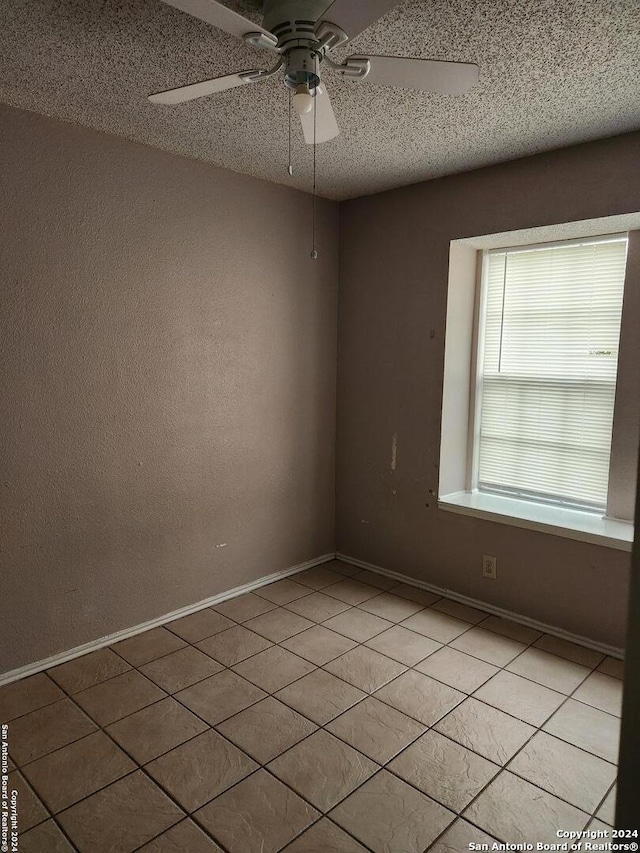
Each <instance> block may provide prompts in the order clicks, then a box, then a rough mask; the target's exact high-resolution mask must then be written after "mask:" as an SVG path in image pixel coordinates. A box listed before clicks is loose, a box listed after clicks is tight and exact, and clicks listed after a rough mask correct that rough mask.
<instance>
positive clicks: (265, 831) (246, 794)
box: [196, 770, 320, 853]
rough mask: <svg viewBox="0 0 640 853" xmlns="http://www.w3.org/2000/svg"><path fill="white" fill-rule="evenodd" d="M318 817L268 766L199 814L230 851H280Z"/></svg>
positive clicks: (236, 852)
mask: <svg viewBox="0 0 640 853" xmlns="http://www.w3.org/2000/svg"><path fill="white" fill-rule="evenodd" d="M318 817H319V814H318V812H317V811H316V810H315V809H314V808H312V807H311V806H310V805H309V804H308V803H305V802H304V800H302V799H301V798H300V797H298V796H297V795H296V794H294V792H293V791H291V790H290V789H289V788H287V786H286V785H283V784H282V782H279V781H278V780H277V779H274V778H273V776H271V775H270V774H269V773H266V772H265V771H264V770H259V771H258V772H257V773H254V774H253V776H250V777H249V778H248V779H245V780H244V781H243V782H240V784H239V785H236V786H235V787H234V788H232V789H231V790H230V791H227V793H226V794H223V795H222V796H220V797H218V798H217V799H215V800H214V801H213V802H212V803H209V805H207V806H205V807H204V808H203V809H201V810H200V811H199V812H198V813H197V814H196V819H197V820H198V821H200V823H201V824H202V825H203V826H204V827H205V828H206V829H208V830H209V832H211V834H212V835H213V836H214V837H215V838H217V839H218V840H219V841H220V843H221V844H224V846H225V847H226V848H227V850H229V851H230V853H277V851H279V850H282V847H283V846H284V845H285V844H287V842H289V841H291V839H292V838H295V836H296V835H299V833H300V832H302V830H303V829H305V828H306V827H307V826H309V825H310V824H312V823H313V821H314V820H316V819H317V818H318ZM317 853H320V851H317Z"/></svg>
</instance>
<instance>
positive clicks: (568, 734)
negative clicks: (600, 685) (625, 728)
mask: <svg viewBox="0 0 640 853" xmlns="http://www.w3.org/2000/svg"><path fill="white" fill-rule="evenodd" d="M543 728H544V731H545V732H549V734H552V735H555V736H556V737H559V738H560V739H561V740H566V741H567V742H568V743H572V744H573V745H574V746H579V747H580V749H586V750H587V752H592V753H593V754H594V755H597V756H598V757H599V758H604V760H605V761H610V762H611V763H612V764H615V763H617V761H618V748H619V745H620V720H619V719H618V718H617V717H614V716H612V715H611V714H606V713H605V712H604V711H599V710H598V709H597V708H592V707H591V706H590V705H584V704H583V703H582V702H576V701H575V700H574V699H569V700H568V701H567V702H565V704H564V705H562V707H560V708H559V709H558V710H557V711H556V712H555V714H554V715H553V717H551V719H550V720H549V721H548V722H546V723H545V724H544V726H543Z"/></svg>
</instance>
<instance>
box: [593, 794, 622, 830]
mask: <svg viewBox="0 0 640 853" xmlns="http://www.w3.org/2000/svg"><path fill="white" fill-rule="evenodd" d="M616 788H617V786H616V785H614V786H613V788H612V789H611V790H610V791H609V793H608V794H607V796H606V798H605V801H604V802H603V803H602V805H601V806H600V808H599V809H598V811H597V812H596V817H597V818H599V819H600V820H601V821H603V822H604V823H607V824H609V826H613V824H614V823H615V819H616Z"/></svg>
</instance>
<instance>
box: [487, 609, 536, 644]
mask: <svg viewBox="0 0 640 853" xmlns="http://www.w3.org/2000/svg"><path fill="white" fill-rule="evenodd" d="M482 627H483V628H484V629H485V630H486V631H493V632H494V633H496V634H501V635H502V636H503V637H510V638H511V639H512V640H517V641H518V642H519V643H524V644H525V645H529V643H533V641H534V640H537V639H538V637H541V636H542V631H536V629H535V628H529V627H527V626H526V625H520V623H519V622H512V621H511V620H510V619H503V618H502V617H501V616H489V618H488V619H485V620H484V622H483V623H482Z"/></svg>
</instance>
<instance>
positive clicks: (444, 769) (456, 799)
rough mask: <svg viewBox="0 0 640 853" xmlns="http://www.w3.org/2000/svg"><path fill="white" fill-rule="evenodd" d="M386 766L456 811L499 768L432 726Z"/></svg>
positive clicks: (465, 803) (483, 785) (464, 804)
mask: <svg viewBox="0 0 640 853" xmlns="http://www.w3.org/2000/svg"><path fill="white" fill-rule="evenodd" d="M387 769H388V770H391V771H392V772H393V773H396V774H397V775H398V776H400V777H402V778H403V779H404V780H405V782H409V784H411V785H414V786H415V787H416V788H419V789H420V790H421V791H422V792H423V793H424V794H428V795H429V796H430V797H433V799H434V800H437V801H438V802H439V803H442V805H444V806H446V807H447V808H450V809H452V810H453V811H455V812H460V811H462V809H464V808H465V807H466V806H468V805H469V803H470V802H471V800H472V799H473V798H474V797H475V796H476V795H477V794H478V793H479V792H480V791H481V790H482V789H483V788H484V787H485V785H487V783H488V782H490V781H491V779H493V777H494V776H495V775H496V774H497V773H498V772H499V771H500V767H499V766H498V765H497V764H493V762H491V761H487V759H486V758H482V757H481V756H480V755H476V753H475V752H471V750H469V749H467V748H466V747H464V746H462V745H461V744H459V743H456V742H455V741H452V740H449V738H446V737H443V736H442V735H440V734H438V732H435V731H433V730H431V731H428V732H427V733H426V734H423V735H422V737H420V738H418V740H417V741H416V742H415V743H412V744H411V746H410V747H409V748H408V749H405V751H404V752H403V753H402V754H401V755H399V756H398V757H397V758H394V759H393V761H392V762H391V763H390V764H389V766H388V768H387Z"/></svg>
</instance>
